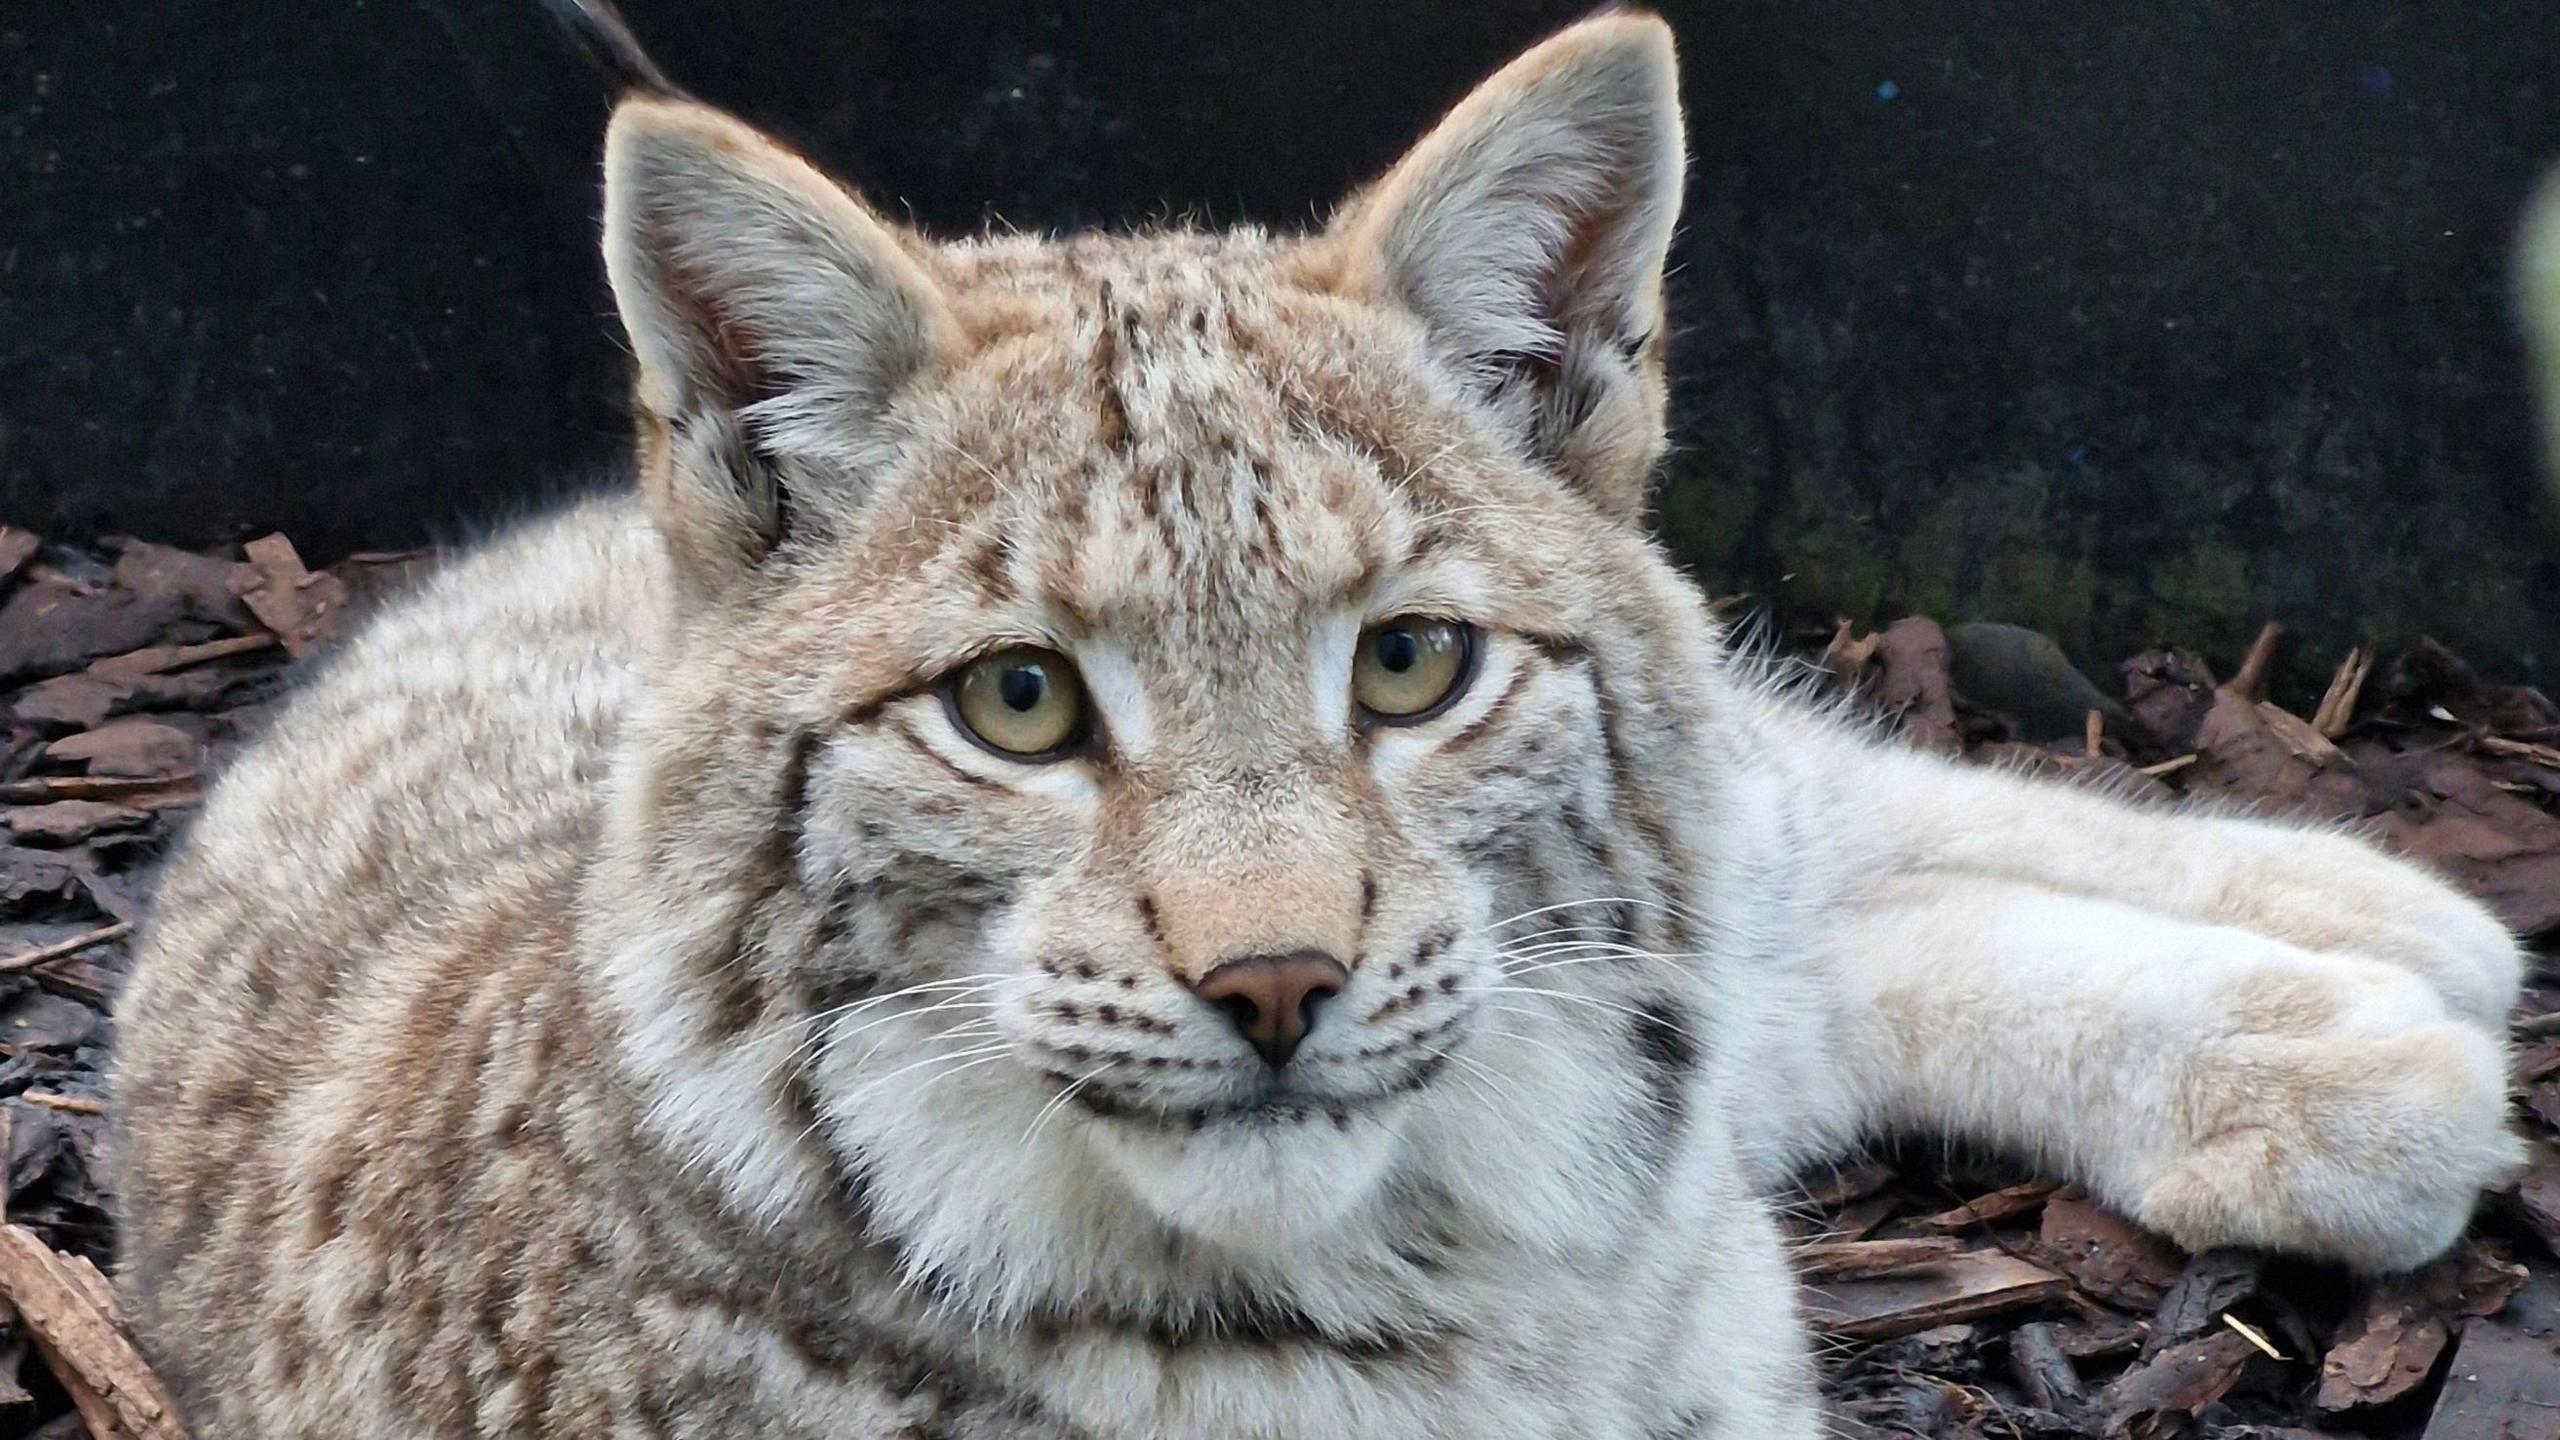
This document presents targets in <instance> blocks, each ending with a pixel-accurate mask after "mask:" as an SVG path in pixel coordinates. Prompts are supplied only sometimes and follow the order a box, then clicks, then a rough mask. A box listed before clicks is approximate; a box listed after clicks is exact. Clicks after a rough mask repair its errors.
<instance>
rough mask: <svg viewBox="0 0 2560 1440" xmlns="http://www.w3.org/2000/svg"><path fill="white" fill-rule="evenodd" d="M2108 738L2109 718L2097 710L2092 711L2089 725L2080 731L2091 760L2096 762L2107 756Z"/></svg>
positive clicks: (2082, 741)
mask: <svg viewBox="0 0 2560 1440" xmlns="http://www.w3.org/2000/svg"><path fill="white" fill-rule="evenodd" d="M2106 738H2107V717H2106V715H2105V713H2104V712H2102V711H2097V710H2092V711H2090V712H2089V720H2088V723H2087V724H2086V725H2084V726H2083V727H2082V728H2081V731H2080V739H2081V743H2082V744H2084V745H2086V746H2087V747H2088V750H2089V758H2090V759H2092V760H2096V759H2099V758H2101V757H2103V756H2104V755H2105V754H2106V749H2105V743H2106Z"/></svg>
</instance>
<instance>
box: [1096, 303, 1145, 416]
mask: <svg viewBox="0 0 2560 1440" xmlns="http://www.w3.org/2000/svg"><path fill="white" fill-rule="evenodd" d="M1094 309H1095V325H1094V330H1095V335H1094V342H1093V384H1094V395H1095V397H1096V400H1097V403H1098V405H1099V407H1100V409H1099V413H1098V415H1097V417H1096V419H1095V422H1094V426H1095V433H1096V434H1098V435H1099V436H1100V437H1101V440H1102V444H1103V447H1104V448H1105V449H1108V450H1112V451H1125V450H1127V449H1128V448H1129V402H1128V401H1127V400H1126V399H1124V398H1123V397H1122V396H1121V394H1120V351H1121V340H1120V336H1121V332H1122V331H1123V330H1126V331H1128V332H1129V333H1130V335H1131V337H1132V338H1135V335H1136V331H1137V326H1138V316H1137V312H1136V311H1135V310H1130V309H1125V308H1123V307H1122V306H1121V305H1120V303H1119V300H1118V298H1117V297H1116V296H1114V295H1113V294H1112V292H1111V282H1110V281H1108V280H1105V281H1103V282H1102V289H1101V294H1100V296H1099V298H1098V299H1097V300H1096V302H1095V306H1094Z"/></svg>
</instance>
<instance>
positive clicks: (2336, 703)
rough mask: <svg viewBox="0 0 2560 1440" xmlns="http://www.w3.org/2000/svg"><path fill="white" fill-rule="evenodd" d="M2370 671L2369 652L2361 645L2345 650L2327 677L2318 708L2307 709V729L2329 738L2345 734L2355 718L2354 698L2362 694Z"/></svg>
mask: <svg viewBox="0 0 2560 1440" xmlns="http://www.w3.org/2000/svg"><path fill="white" fill-rule="evenodd" d="M2372 673H2373V652H2372V651H2370V650H2368V649H2366V648H2365V647H2363V646H2362V645H2358V646H2357V647H2355V648H2354V649H2352V650H2350V651H2348V652H2347V658H2346V659H2344V660H2342V661H2340V662H2339V663H2338V673H2337V674H2335V675H2332V676H2330V677H2329V688H2328V690H2327V692H2326V693H2324V694H2322V695H2321V697H2320V708H2319V709H2317V710H2314V711H2312V712H2311V728H2312V729H2314V730H2317V731H2319V732H2320V733H2321V734H2323V735H2326V736H2327V737H2329V738H2330V739H2332V740H2335V739H2337V738H2338V737H2339V736H2341V735H2344V734H2345V733H2347V725H2348V723H2349V722H2351V721H2353V720H2354V719H2355V714H2356V701H2357V700H2358V699H2360V698H2362V697H2363V695H2364V682H2365V677H2366V676H2367V675H2370V674H2372Z"/></svg>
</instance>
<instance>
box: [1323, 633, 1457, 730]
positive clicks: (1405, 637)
mask: <svg viewBox="0 0 2560 1440" xmlns="http://www.w3.org/2000/svg"><path fill="white" fill-rule="evenodd" d="M1475 649H1476V637H1475V631H1474V629H1473V628H1472V627H1469V626H1466V625H1461V624H1458V623H1457V622H1455V621H1451V620H1425V619H1422V618H1420V617H1418V616H1404V617H1400V618H1398V619H1394V620H1387V621H1383V622H1381V623H1379V624H1376V625H1372V626H1370V627H1369V628H1368V629H1366V630H1363V631H1361V632H1360V653H1359V654H1357V655H1354V656H1353V657H1352V659H1351V698H1352V699H1354V700H1357V701H1359V702H1360V708H1361V709H1362V710H1363V711H1365V712H1367V714H1368V715H1369V717H1370V718H1371V719H1373V720H1380V721H1383V722H1385V723H1387V724H1390V725H1410V724H1413V723H1415V722H1416V721H1420V720H1428V719H1430V718H1431V717H1432V716H1434V715H1437V714H1439V713H1440V712H1441V711H1442V710H1445V709H1447V708H1448V706H1449V702H1450V701H1452V700H1455V699H1457V698H1458V692H1459V691H1461V690H1464V689H1465V688H1466V686H1467V680H1468V678H1469V674H1470V672H1472V671H1473V670H1474V668H1475V664H1474V661H1475Z"/></svg>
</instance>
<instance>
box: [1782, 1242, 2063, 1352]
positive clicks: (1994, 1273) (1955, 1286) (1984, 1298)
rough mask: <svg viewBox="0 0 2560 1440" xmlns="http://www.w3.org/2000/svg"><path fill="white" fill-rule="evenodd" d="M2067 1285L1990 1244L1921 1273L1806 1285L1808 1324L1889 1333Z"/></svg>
mask: <svg viewBox="0 0 2560 1440" xmlns="http://www.w3.org/2000/svg"><path fill="white" fill-rule="evenodd" d="M2066 1288H2067V1284H2066V1282H2065V1281H2064V1280H2063V1278H2062V1277H2061V1276H2059V1275H2056V1274H2054V1273H2053V1272H2052V1271H2050V1270H2047V1269H2045V1268H2044V1267H2043V1266H2041V1265H2037V1264H2034V1263H2032V1262H2030V1261H2026V1260H2020V1259H2018V1258H2017V1257H2015V1256H2012V1255H2004V1254H2002V1253H2000V1252H1999V1251H1996V1250H1982V1251H1974V1252H1971V1253H1969V1254H1965V1255H1962V1256H1960V1257H1958V1258H1957V1259H1955V1260H1953V1261H1950V1262H1948V1263H1946V1264H1943V1265H1939V1266H1935V1267H1933V1268H1932V1269H1930V1270H1929V1271H1927V1272H1924V1273H1921V1274H1918V1275H1912V1276H1896V1277H1893V1278H1890V1279H1878V1280H1846V1281H1840V1282H1836V1283H1833V1284H1828V1285H1816V1286H1813V1287H1811V1288H1810V1289H1809V1290H1808V1292H1807V1294H1806V1297H1805V1313H1806V1315H1807V1317H1808V1318H1809V1319H1810V1320H1811V1321H1812V1323H1813V1325H1814V1328H1816V1329H1817V1330H1820V1331H1822V1332H1823V1333H1824V1334H1827V1335H1834V1336H1838V1337H1840V1338H1842V1339H1848V1340H1889V1339H1891V1338H1893V1337H1894V1336H1897V1335H1913V1334H1917V1333H1919V1332H1920V1331H1922V1330H1927V1329H1931V1328H1933V1327H1936V1326H1939V1325H1949V1324H1953V1323H1955V1322H1957V1321H1959V1320H1979V1319H1982V1318H1984V1317H1986V1316H1991V1315H2001V1314H2006V1313H2008V1312H2010V1311H2013V1310H2025V1309H2028V1308H2031V1307H2033V1306H2036V1305H2041V1304H2043V1303H2044V1302H2045V1301H2047V1300H2051V1299H2052V1298H2054V1297H2055V1296H2057V1295H2060V1294H2061V1293H2062V1292H2063V1291H2064V1289H2066Z"/></svg>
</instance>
